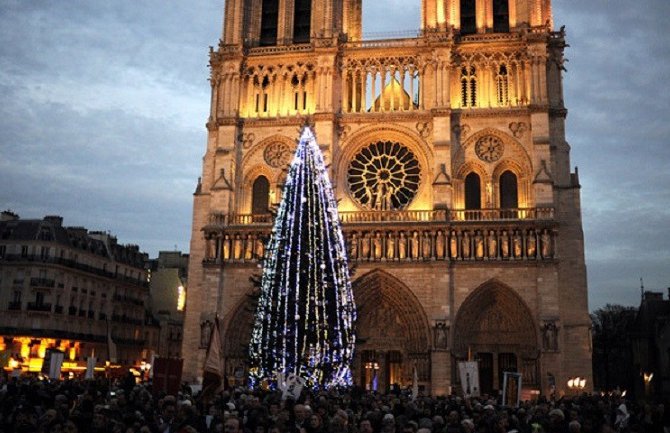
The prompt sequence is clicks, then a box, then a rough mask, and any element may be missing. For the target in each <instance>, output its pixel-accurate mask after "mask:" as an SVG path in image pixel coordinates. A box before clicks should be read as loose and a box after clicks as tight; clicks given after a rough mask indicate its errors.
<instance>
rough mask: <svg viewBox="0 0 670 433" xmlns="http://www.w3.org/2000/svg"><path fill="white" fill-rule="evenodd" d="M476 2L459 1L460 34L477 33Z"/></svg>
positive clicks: (472, 0)
mask: <svg viewBox="0 0 670 433" xmlns="http://www.w3.org/2000/svg"><path fill="white" fill-rule="evenodd" d="M476 2H477V0H461V34H462V35H470V34H473V33H477V7H476V5H475V4H476Z"/></svg>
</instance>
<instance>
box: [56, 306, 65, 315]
mask: <svg viewBox="0 0 670 433" xmlns="http://www.w3.org/2000/svg"><path fill="white" fill-rule="evenodd" d="M54 313H56V314H63V306H62V305H56V306H55V307H54Z"/></svg>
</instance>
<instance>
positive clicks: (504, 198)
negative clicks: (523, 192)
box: [500, 170, 519, 209]
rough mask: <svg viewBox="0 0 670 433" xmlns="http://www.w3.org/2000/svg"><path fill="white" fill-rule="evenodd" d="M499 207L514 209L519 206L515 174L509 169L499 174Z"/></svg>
mask: <svg viewBox="0 0 670 433" xmlns="http://www.w3.org/2000/svg"><path fill="white" fill-rule="evenodd" d="M500 207H501V208H502V209H516V208H518V207H519V189H518V182H517V179H516V174H514V173H512V172H511V171H509V170H507V171H505V172H504V173H503V174H501V175H500Z"/></svg>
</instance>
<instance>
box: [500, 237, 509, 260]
mask: <svg viewBox="0 0 670 433" xmlns="http://www.w3.org/2000/svg"><path fill="white" fill-rule="evenodd" d="M500 254H502V257H503V258H504V259H507V258H509V236H507V230H503V231H502V234H501V235H500Z"/></svg>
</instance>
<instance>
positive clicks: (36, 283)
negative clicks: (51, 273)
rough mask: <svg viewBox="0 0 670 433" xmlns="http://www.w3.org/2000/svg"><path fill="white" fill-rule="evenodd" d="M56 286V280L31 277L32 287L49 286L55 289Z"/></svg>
mask: <svg viewBox="0 0 670 433" xmlns="http://www.w3.org/2000/svg"><path fill="white" fill-rule="evenodd" d="M55 286H56V282H55V281H54V280H50V279H48V278H31V279H30V287H47V288H49V289H53V288H54V287H55Z"/></svg>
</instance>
